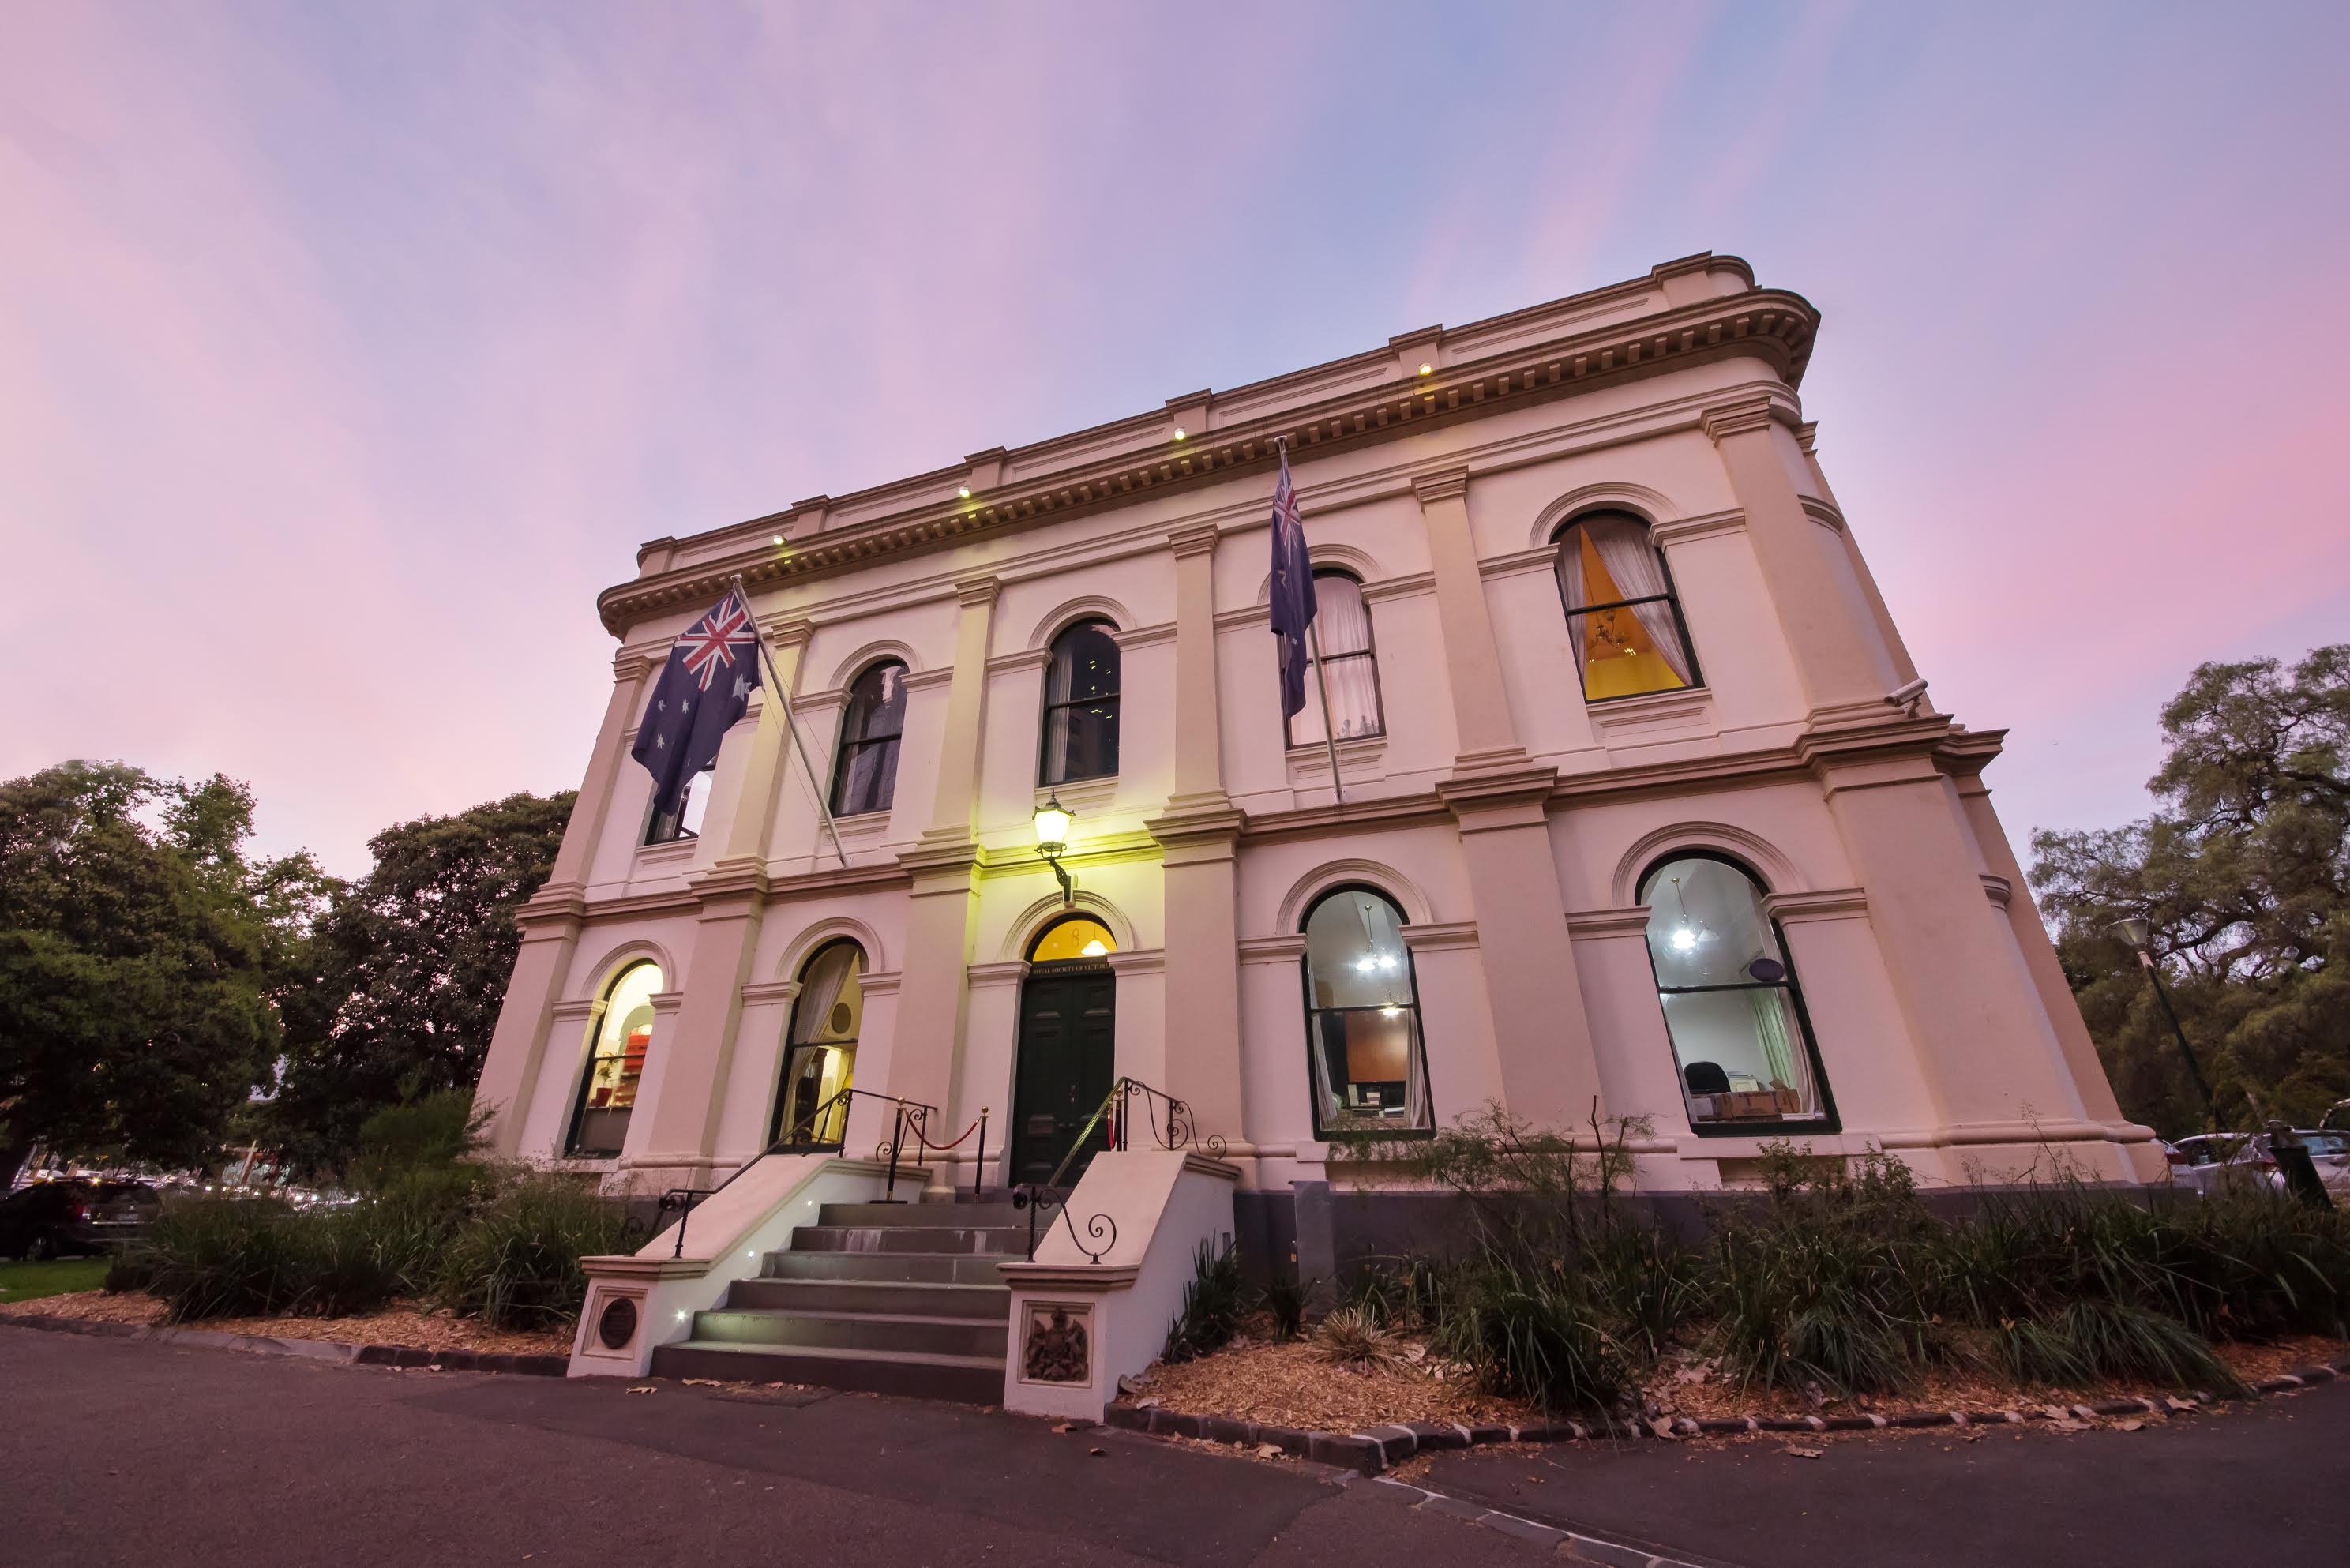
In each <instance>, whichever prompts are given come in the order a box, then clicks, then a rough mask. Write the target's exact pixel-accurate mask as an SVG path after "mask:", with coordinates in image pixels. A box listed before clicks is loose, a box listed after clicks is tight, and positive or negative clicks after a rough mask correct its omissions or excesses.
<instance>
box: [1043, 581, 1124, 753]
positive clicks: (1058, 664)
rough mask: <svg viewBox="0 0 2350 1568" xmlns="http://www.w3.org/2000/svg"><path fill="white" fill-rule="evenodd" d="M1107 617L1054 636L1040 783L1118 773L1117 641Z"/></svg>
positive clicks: (1048, 673) (1046, 683)
mask: <svg viewBox="0 0 2350 1568" xmlns="http://www.w3.org/2000/svg"><path fill="white" fill-rule="evenodd" d="M1114 630H1115V628H1112V627H1111V625H1110V624H1109V622H1107V621H1106V620H1082V621H1079V622H1078V623H1077V624H1076V625H1075V626H1073V627H1071V628H1068V629H1067V630H1066V631H1064V632H1063V633H1061V635H1060V636H1058V637H1056V638H1055V639H1053V659H1052V662H1051V663H1050V664H1049V665H1047V666H1046V667H1045V759H1044V765H1043V767H1042V768H1041V769H1040V770H1039V773H1040V775H1041V776H1040V779H1039V781H1038V782H1040V783H1043V784H1067V783H1069V782H1070V781H1071V780H1072V779H1097V778H1108V777H1111V776H1113V775H1115V774H1117V772H1118V639H1116V638H1115V637H1114V636H1113V635H1112V632H1113V631H1114Z"/></svg>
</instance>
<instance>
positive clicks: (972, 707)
mask: <svg viewBox="0 0 2350 1568" xmlns="http://www.w3.org/2000/svg"><path fill="white" fill-rule="evenodd" d="M1002 592H1003V584H1002V583H1000V582H998V581H997V580H996V579H995V578H993V577H992V576H973V577H964V578H962V579H960V580H959V581H957V582H956V584H955V603H956V605H957V607H958V608H957V609H956V612H955V651H954V678H953V680H952V681H951V684H950V685H949V686H948V688H947V720H946V732H945V735H944V737H943V738H942V739H941V742H940V745H939V772H938V788H937V792H936V794H934V795H933V796H932V799H931V826H930V827H929V829H928V830H927V831H926V832H925V833H924V834H923V835H922V839H923V843H924V846H926V847H930V846H952V845H956V844H962V843H968V842H969V841H970V839H971V836H972V826H973V821H974V818H975V816H976V815H977V812H978V810H979V751H980V737H981V732H982V728H983V724H984V722H985V720H986V717H987V649H988V639H989V637H990V635H991V633H992V630H993V625H994V620H995V601H996V597H997V596H998V595H999V594H1001V593H1002ZM908 968H909V970H910V969H911V968H912V965H911V964H909V965H908Z"/></svg>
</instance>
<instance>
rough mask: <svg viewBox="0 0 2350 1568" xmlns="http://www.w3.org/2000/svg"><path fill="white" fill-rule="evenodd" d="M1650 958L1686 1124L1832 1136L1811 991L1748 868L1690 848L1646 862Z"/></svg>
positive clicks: (1831, 1107) (1643, 892)
mask: <svg viewBox="0 0 2350 1568" xmlns="http://www.w3.org/2000/svg"><path fill="white" fill-rule="evenodd" d="M1640 901H1641V902H1642V903H1644V904H1646V905H1648V910H1649V914H1648V962H1649V965H1650V966H1651V967H1652V968H1653V969H1654V970H1655V971H1656V976H1657V1001H1658V1004H1659V1006H1660V1007H1662V1008H1663V1010H1664V1014H1665V1031H1666V1033H1668V1034H1669V1035H1670V1036H1671V1038H1672V1043H1673V1055H1674V1058H1675V1060H1676V1062H1677V1064H1679V1068H1680V1077H1681V1093H1682V1096H1683V1098H1684V1099H1685V1100H1686V1101H1687V1102H1688V1105H1689V1114H1690V1127H1692V1128H1693V1129H1695V1130H1696V1131H1698V1132H1701V1133H1706V1132H1714V1133H1727V1132H1747V1133H1752V1132H1756V1131H1762V1132H1765V1133H1768V1132H1772V1131H1775V1130H1777V1129H1778V1127H1781V1126H1783V1125H1784V1124H1789V1123H1795V1124H1804V1125H1806V1126H1808V1127H1811V1128H1814V1129H1820V1130H1833V1129H1834V1127H1835V1102H1834V1101H1832V1100H1831V1099H1830V1098H1829V1097H1828V1092H1827V1082H1826V1078H1825V1075H1823V1074H1822V1073H1821V1071H1820V1064H1819V1054H1818V1052H1817V1051H1816V1050H1814V1046H1813V1042H1812V1030H1811V1021H1810V1017H1809V1015H1808V1014H1807V1013H1806V1012H1804V996H1803V992H1802V991H1801V989H1800V988H1799V987H1798V986H1797V984H1796V981H1795V969H1794V964H1793V963H1791V962H1790V961H1788V958H1787V949H1786V944H1785V942H1784V941H1783V939H1782V938H1781V936H1780V932H1779V923H1778V922H1777V921H1776V920H1774V919H1772V918H1771V915H1770V912H1769V911H1768V910H1766V909H1764V908H1763V889H1762V888H1761V887H1760V886H1759V885H1758V884H1757V883H1756V882H1755V880H1754V878H1753V877H1752V876H1751V875H1749V874H1748V873H1747V871H1746V869H1745V867H1742V866H1736V865H1733V864H1731V862H1730V861H1728V860H1726V859H1723V858H1721V857H1718V856H1713V855H1701V854H1690V853H1683V854H1679V855H1676V856H1673V857H1670V858H1669V859H1666V860H1663V861H1660V862H1659V863H1658V864H1657V865H1655V866H1653V867H1649V869H1648V875H1647V876H1646V877H1643V878H1642V879H1641V882H1640Z"/></svg>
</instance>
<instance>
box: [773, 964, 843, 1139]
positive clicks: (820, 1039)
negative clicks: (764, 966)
mask: <svg viewBox="0 0 2350 1568" xmlns="http://www.w3.org/2000/svg"><path fill="white" fill-rule="evenodd" d="M864 982H865V950H864V949H863V948H861V947H858V945H857V944H856V943H855V942H853V941H851V940H848V939H847V938H845V937H844V938H842V939H841V940H838V941H832V942H827V943H826V944H825V945H824V946H822V947H820V948H818V949H817V950H816V951H815V952H814V953H813V954H811V955H810V956H809V958H808V961H807V962H806V963H805V964H803V965H801V966H800V990H799V994H798V995H797V996H796V997H795V998H794V999H793V1001H792V1022H791V1027H790V1028H789V1029H787V1030H786V1031H785V1035H784V1041H785V1044H784V1081H783V1085H782V1086H781V1088H780V1089H779V1090H778V1091H777V1092H776V1095H775V1127H773V1129H772V1130H771V1132H770V1134H769V1137H770V1141H772V1142H775V1143H787V1144H791V1145H794V1146H795V1147H809V1148H834V1147H838V1146H839V1144H840V1141H841V1137H842V1135H843V1133H844V1132H846V1131H847V1126H848V1102H847V1100H846V1099H845V1098H843V1097H842V1096H841V1091H842V1090H844V1089H847V1088H848V1087H849V1086H850V1085H851V1084H852V1082H853V1080H854V1079H855V1077H856V1074H857V1036H858V1031H859V1029H860V1028H861V1027H862V1026H863V1024H864V1022H865V983H864Z"/></svg>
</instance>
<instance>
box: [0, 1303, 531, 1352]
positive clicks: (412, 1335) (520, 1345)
mask: <svg viewBox="0 0 2350 1568" xmlns="http://www.w3.org/2000/svg"><path fill="white" fill-rule="evenodd" d="M0 1314H10V1315H17V1314H23V1315H28V1316H36V1317H63V1318H78V1319H80V1320H83V1321H85V1322H99V1323H127V1324H150V1325H161V1323H162V1321H163V1303H161V1302H159V1301H157V1300H156V1299H155V1298H153V1297H152V1296H143V1295H137V1294H130V1293H125V1294H122V1295H109V1294H107V1293H105V1292H104V1291H80V1292H77V1293H73V1294H71V1295H62V1296H45V1297H42V1298H41V1299H39V1300H37V1301H29V1302H20V1303H16V1304H14V1305H0ZM179 1326H180V1327H182V1328H192V1329H201V1330H203V1332H205V1333H207V1334H255V1335H259V1336H262V1337H265V1338H269V1339H323V1340H333V1341H336V1342H338V1343H339V1344H343V1345H403V1346H409V1347H412V1348H414V1349H418V1350H476V1351H481V1352H483V1353H484V1354H487V1355H569V1354H570V1353H571V1334H570V1331H569V1330H567V1329H560V1330H555V1331H552V1332H542V1331H518V1330H514V1329H500V1328H492V1327H491V1326H489V1324H485V1323H483V1322H481V1321H479V1320H478V1319H474V1318H465V1317H458V1316H455V1315H454V1314H451V1313H449V1312H447V1311H445V1310H437V1311H436V1310H433V1309H431V1308H427V1307H424V1306H421V1305H420V1304H417V1303H397V1304H395V1305H393V1306H392V1307H390V1309H388V1310H386V1311H384V1312H380V1313H370V1314H368V1315H366V1316H364V1317H219V1318H203V1319H201V1320H197V1321H193V1322H190V1323H185V1324H180V1325H179Z"/></svg>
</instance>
